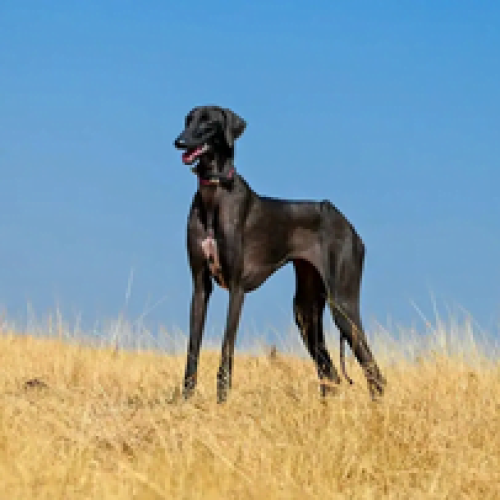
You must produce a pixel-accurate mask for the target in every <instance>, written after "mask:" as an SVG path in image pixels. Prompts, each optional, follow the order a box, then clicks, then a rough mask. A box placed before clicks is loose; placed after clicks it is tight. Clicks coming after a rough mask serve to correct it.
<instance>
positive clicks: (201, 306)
mask: <svg viewBox="0 0 500 500" xmlns="http://www.w3.org/2000/svg"><path fill="white" fill-rule="evenodd" d="M193 284H194V290H193V297H192V299H191V313H190V317H189V346H188V353H187V362H186V373H185V375H184V398H186V399H187V398H189V397H190V396H191V395H192V394H193V391H194V388H195V386H196V373H197V371H198V358H199V355H200V347H201V339H202V336H203V327H204V326H205V318H206V315H207V305H208V299H209V298H210V294H211V292H212V288H213V285H212V281H211V279H210V274H209V273H208V269H207V268H206V266H204V267H203V268H200V269H198V270H197V272H195V273H193Z"/></svg>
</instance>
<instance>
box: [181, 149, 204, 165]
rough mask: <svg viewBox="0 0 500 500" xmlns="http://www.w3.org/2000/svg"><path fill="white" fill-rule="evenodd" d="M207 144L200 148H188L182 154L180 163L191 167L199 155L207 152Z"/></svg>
mask: <svg viewBox="0 0 500 500" xmlns="http://www.w3.org/2000/svg"><path fill="white" fill-rule="evenodd" d="M209 149H210V148H209V146H208V144H203V145H201V146H196V147H194V148H188V149H186V151H184V153H182V161H183V163H184V164H186V165H192V164H193V163H194V162H195V161H196V160H197V159H198V158H199V157H200V156H201V155H203V154H205V153H206V152H207V151H208V150H209Z"/></svg>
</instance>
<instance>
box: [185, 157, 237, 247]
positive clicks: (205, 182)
mask: <svg viewBox="0 0 500 500" xmlns="http://www.w3.org/2000/svg"><path fill="white" fill-rule="evenodd" d="M193 172H194V173H195V174H196V176H197V177H198V193H199V195H200V198H201V203H202V205H203V208H204V209H205V214H206V231H207V236H208V237H210V238H213V237H214V235H215V223H216V221H215V219H216V214H217V211H218V208H219V201H220V197H221V196H222V195H223V193H224V192H227V191H230V190H231V189H232V187H233V184H234V179H235V175H236V171H235V169H234V163H233V158H232V156H230V157H227V158H224V159H221V158H217V157H215V158H213V159H211V160H210V161H208V162H206V163H200V164H199V165H198V166H197V167H196V168H195V169H193Z"/></svg>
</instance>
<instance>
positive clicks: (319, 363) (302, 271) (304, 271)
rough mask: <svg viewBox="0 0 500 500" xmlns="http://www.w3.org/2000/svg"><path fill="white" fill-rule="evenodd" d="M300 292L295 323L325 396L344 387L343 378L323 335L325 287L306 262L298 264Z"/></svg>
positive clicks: (295, 263)
mask: <svg viewBox="0 0 500 500" xmlns="http://www.w3.org/2000/svg"><path fill="white" fill-rule="evenodd" d="M293 264H294V267H295V276H296V283H297V287H296V288H297V289H296V293H295V297H294V299H293V312H294V317H295V322H296V324H297V326H298V328H299V331H300V333H301V335H302V339H303V341H304V344H305V346H306V348H307V350H308V351H309V354H310V355H311V357H312V358H313V360H314V362H315V364H316V367H317V370H318V377H319V379H320V380H321V381H325V379H326V380H327V381H328V382H329V383H328V382H327V383H321V394H322V395H323V396H324V395H326V394H327V392H330V391H331V390H332V385H333V384H334V385H338V384H339V383H340V377H339V375H338V373H337V370H336V369H335V367H334V366H333V363H332V360H331V358H330V354H329V353H328V350H327V348H326V344H325V337H324V332H323V311H324V309H325V297H326V293H325V287H324V285H323V281H322V279H321V277H320V276H319V274H318V272H317V271H316V269H315V268H314V267H313V266H312V265H311V264H309V263H308V262H306V261H303V260H299V259H297V260H294V261H293Z"/></svg>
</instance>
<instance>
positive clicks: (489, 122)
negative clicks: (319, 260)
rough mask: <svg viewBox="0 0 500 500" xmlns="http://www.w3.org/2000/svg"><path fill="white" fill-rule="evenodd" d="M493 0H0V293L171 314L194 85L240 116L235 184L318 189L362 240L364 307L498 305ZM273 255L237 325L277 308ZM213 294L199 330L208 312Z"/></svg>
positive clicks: (39, 301) (281, 276)
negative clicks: (186, 125)
mask: <svg viewBox="0 0 500 500" xmlns="http://www.w3.org/2000/svg"><path fill="white" fill-rule="evenodd" d="M499 54H500V4H499V3H498V2H494V1H478V2H473V1H467V2H466V1H459V0H456V1H445V0H443V1H440V2H435V1H422V2H409V1H406V2H401V1H386V2H369V1H354V0H350V1H344V2H334V1H332V0H328V1H326V0H323V1H322V0H318V1H315V2H312V1H309V2H302V1H296V0H290V1H287V2H263V1H261V2H255V1H254V2H234V1H216V0H214V1H211V2H206V1H201V0H191V1H189V2H180V1H177V2H169V1H149V2H131V1H105V0H99V1H92V0H87V1H85V2H69V1H62V0H53V1H46V2H36V1H34V0H32V1H30V0H25V1H23V2H20V1H17V0H3V1H2V2H1V3H0V309H3V310H6V311H7V314H8V316H9V317H11V318H23V317H24V316H23V315H25V314H26V304H27V303H28V302H30V303H31V304H32V306H33V308H34V310H35V311H36V312H37V314H39V315H41V316H42V315H43V314H45V313H46V312H48V311H50V310H53V309H54V307H55V306H56V305H58V306H59V307H60V308H61V310H62V312H63V315H64V316H65V318H66V319H67V320H68V321H69V322H71V321H72V320H73V318H75V317H76V315H78V314H81V315H82V319H83V321H84V323H85V322H86V323H87V324H92V323H93V322H94V321H96V320H101V319H105V318H110V317H116V316H117V315H118V314H119V312H120V310H121V309H122V307H123V305H124V301H125V298H124V297H125V294H126V291H127V282H128V280H129V276H130V274H131V272H132V270H133V284H132V294H131V297H130V301H129V303H128V310H127V314H128V315H129V316H130V317H131V318H134V317H137V316H138V315H139V314H141V313H142V312H144V311H146V309H147V307H148V305H151V304H153V303H155V302H156V301H159V300H160V301H161V300H163V301H162V302H161V304H160V305H158V306H157V307H156V308H155V309H154V310H153V311H152V312H151V313H150V314H149V315H148V318H149V320H150V321H151V322H152V324H157V323H161V324H163V325H165V326H166V327H167V328H172V327H176V328H181V329H182V330H186V328H187V324H188V305H189V301H190V297H191V278H190V274H189V270H188V266H187V258H186V250H185V225H186V217H187V212H188V208H189V205H190V203H191V198H192V195H193V193H194V191H195V189H196V178H195V177H194V176H193V175H192V174H191V173H190V172H189V170H188V169H187V168H186V167H185V166H184V165H183V164H182V163H181V160H180V154H179V152H178V151H176V150H175V149H174V148H173V146H172V141H173V139H174V137H175V136H176V135H177V134H178V133H179V132H180V130H181V128H182V126H183V120H184V116H185V114H186V113H187V111H188V110H189V109H190V108H191V107H193V106H194V105H199V104H218V105H221V106H224V107H230V108H232V109H233V110H235V111H236V112H237V113H239V114H240V115H241V116H242V117H243V118H245V120H246V121H247V123H248V126H247V129H246V132H245V133H244V134H243V136H242V138H241V139H240V140H239V142H238V143H237V150H236V167H237V169H238V170H239V172H240V173H241V174H242V175H244V176H245V178H246V179H247V180H248V182H249V183H250V184H251V185H252V187H253V188H254V189H255V190H256V191H258V192H260V193H262V194H266V195H271V196H280V197H287V198H317V199H323V198H329V199H330V200H331V201H332V202H333V203H334V204H335V205H337V206H338V207H339V209H340V210H341V211H343V212H344V213H345V214H346V215H347V216H348V217H349V219H350V220H351V221H352V222H353V224H354V225H355V227H356V228H357V229H358V231H359V232H360V234H361V235H362V237H363V239H364V241H365V243H366V246H367V258H366V267H365V274H364V282H363V295H362V310H363V316H364V318H365V323H366V324H367V325H368V326H370V324H371V322H373V321H379V322H381V323H382V324H387V319H388V318H392V320H393V321H394V322H398V323H401V324H403V325H407V326H410V325H411V324H412V323H413V322H415V323H416V324H417V326H418V324H419V315H418V313H417V312H416V310H415V308H414V307H413V306H412V302H415V303H416V304H417V305H418V306H419V307H420V308H421V309H422V310H423V311H424V312H426V313H430V312H431V311H432V295H434V296H435V298H436V300H437V303H438V306H440V307H443V308H444V310H443V312H444V314H445V315H446V307H450V308H451V309H452V310H454V308H457V307H459V306H463V307H464V308H466V309H467V310H468V311H470V313H471V314H472V315H473V316H474V318H475V319H476V320H477V321H478V322H479V323H481V325H482V326H483V327H484V328H485V329H490V330H491V329H496V328H497V325H498V324H499V322H500V264H499V259H500V196H499V195H498V190H499V184H500V168H499V159H500V91H499V89H500V56H499ZM293 288H294V278H293V271H292V269H291V268H285V269H283V270H281V271H280V272H279V273H278V274H276V275H274V276H273V277H272V278H271V279H270V280H269V281H268V282H266V284H265V285H264V286H263V287H262V288H261V289H259V290H258V291H257V292H254V293H252V294H250V295H249V296H248V298H247V301H246V303H245V306H244V311H243V318H242V322H243V324H242V327H243V328H246V329H252V330H255V331H259V332H271V333H270V335H272V331H274V330H276V331H279V330H280V329H282V328H288V327H289V326H290V324H291V322H292V312H291V303H292V297H293V293H294V292H293ZM226 299H227V296H226V292H224V291H221V290H218V291H216V293H215V295H214V298H213V300H212V303H211V308H210V314H209V328H211V329H212V330H213V331H220V329H221V328H222V326H223V323H224V320H225V314H226Z"/></svg>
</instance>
